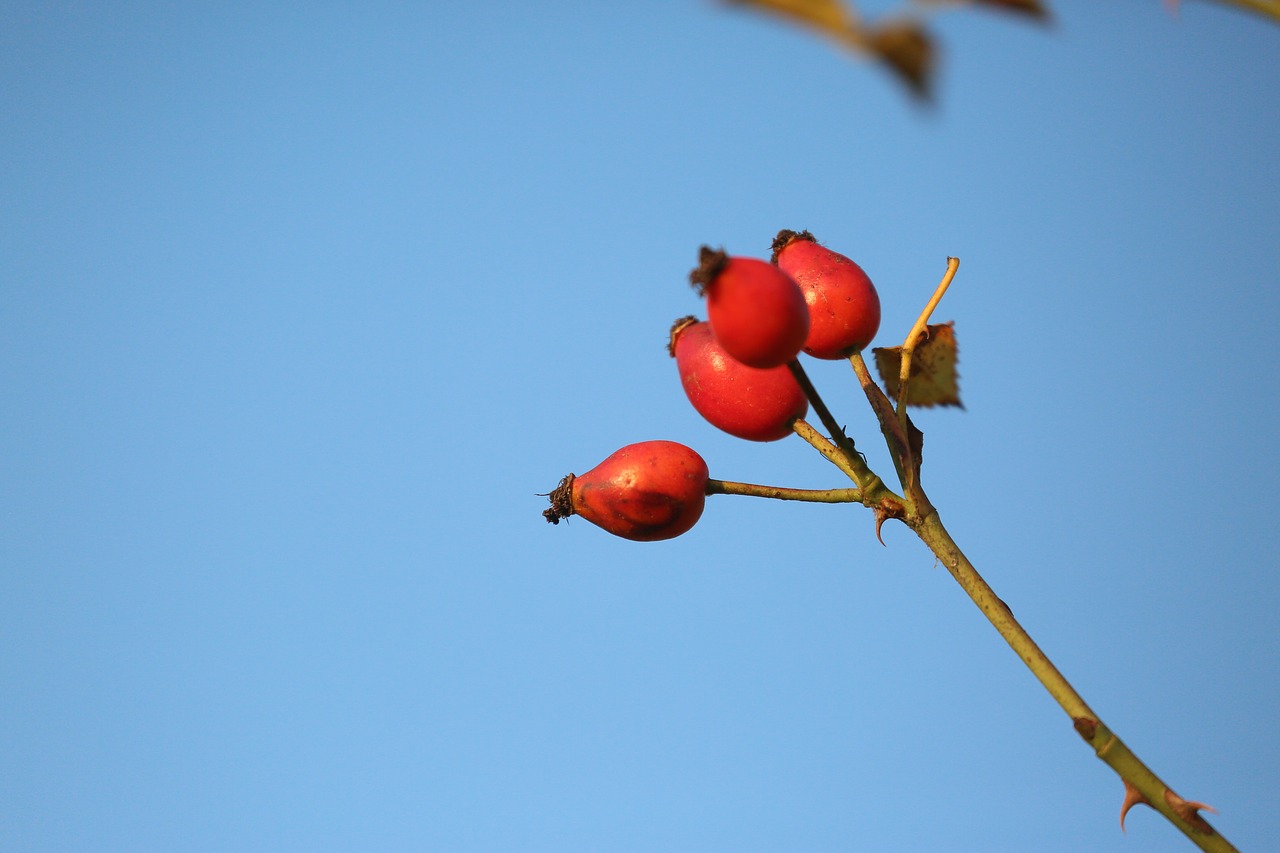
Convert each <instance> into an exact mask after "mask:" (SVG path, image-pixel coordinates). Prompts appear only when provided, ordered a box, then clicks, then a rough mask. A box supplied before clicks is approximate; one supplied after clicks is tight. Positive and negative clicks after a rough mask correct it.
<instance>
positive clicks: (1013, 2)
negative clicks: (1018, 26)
mask: <svg viewBox="0 0 1280 853" xmlns="http://www.w3.org/2000/svg"><path fill="white" fill-rule="evenodd" d="M925 1H926V2H929V3H937V4H939V5H942V4H946V5H948V6H954V5H955V0H925ZM968 2H969V3H970V4H972V5H974V6H988V7H990V8H992V9H996V10H998V11H1001V12H1011V13H1013V14H1015V15H1025V16H1026V17H1029V18H1036V19H1037V20H1041V21H1047V20H1048V19H1049V6H1048V4H1047V3H1042V2H1040V0H968Z"/></svg>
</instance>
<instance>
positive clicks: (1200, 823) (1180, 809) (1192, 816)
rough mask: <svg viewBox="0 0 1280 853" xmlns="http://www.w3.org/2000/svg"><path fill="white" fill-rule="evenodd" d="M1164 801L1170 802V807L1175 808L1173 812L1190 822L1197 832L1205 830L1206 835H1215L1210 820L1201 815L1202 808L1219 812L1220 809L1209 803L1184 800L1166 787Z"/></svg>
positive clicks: (1215, 812)
mask: <svg viewBox="0 0 1280 853" xmlns="http://www.w3.org/2000/svg"><path fill="white" fill-rule="evenodd" d="M1164 801H1165V802H1166V803H1168V804H1169V808H1171V809H1173V813H1174V814H1176V815H1177V816H1178V817H1180V818H1182V819H1183V820H1184V821H1186V822H1187V823H1189V824H1190V825H1191V827H1192V828H1193V829H1195V830H1196V831H1197V832H1203V833H1204V834H1206V835H1213V827H1212V826H1209V822H1208V821H1206V820H1205V819H1204V818H1202V817H1200V810H1201V809H1204V810H1205V811H1207V812H1213V813H1214V814H1217V813H1218V810H1217V809H1215V808H1214V807H1213V806H1211V805H1208V804H1207V803H1197V802H1195V801H1194V800H1184V799H1182V797H1179V796H1178V795H1177V794H1175V793H1174V792H1173V791H1170V790H1168V789H1165V792H1164Z"/></svg>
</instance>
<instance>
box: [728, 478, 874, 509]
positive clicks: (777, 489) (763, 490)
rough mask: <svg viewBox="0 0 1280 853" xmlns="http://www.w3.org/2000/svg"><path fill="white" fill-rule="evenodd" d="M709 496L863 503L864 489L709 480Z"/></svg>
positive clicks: (824, 502)
mask: <svg viewBox="0 0 1280 853" xmlns="http://www.w3.org/2000/svg"><path fill="white" fill-rule="evenodd" d="M707 494H709V495H748V496H750V497H756V498H773V499H774V500H779V501H808V502H810V503H823V504H857V503H862V489H793V488H789V487H786V486H758V485H756V484H755V483H736V482H733V481H732V480H714V479H709V480H707Z"/></svg>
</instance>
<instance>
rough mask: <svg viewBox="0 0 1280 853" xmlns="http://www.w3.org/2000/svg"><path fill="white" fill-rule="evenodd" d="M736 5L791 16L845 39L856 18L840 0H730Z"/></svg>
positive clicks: (786, 16) (794, 19) (791, 18)
mask: <svg viewBox="0 0 1280 853" xmlns="http://www.w3.org/2000/svg"><path fill="white" fill-rule="evenodd" d="M730 2H731V3H733V4H734V5H736V6H754V7H755V8H757V9H760V10H762V11H765V12H770V13H772V14H775V15H778V16H780V17H783V18H789V19H790V20H792V21H797V22H799V23H802V24H805V25H807V26H810V27H813V28H814V29H817V30H821V31H822V32H825V33H827V34H828V35H831V36H834V37H835V38H838V39H841V40H844V39H846V38H848V34H849V31H850V30H851V29H852V28H853V26H854V18H853V17H852V16H851V15H850V14H849V10H848V9H847V8H846V7H845V5H844V3H842V2H840V0H730Z"/></svg>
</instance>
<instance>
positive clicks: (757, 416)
mask: <svg viewBox="0 0 1280 853" xmlns="http://www.w3.org/2000/svg"><path fill="white" fill-rule="evenodd" d="M689 278H690V281H691V282H692V283H693V284H694V286H695V287H697V288H698V290H699V292H700V293H701V295H702V296H704V297H705V298H706V302H707V319H706V320H705V321H703V320H698V319H697V318H696V317H684V318H681V319H679V320H677V321H676V322H675V324H674V325H673V326H672V328H671V340H670V344H669V347H668V349H669V351H670V353H671V355H672V356H673V357H674V358H675V360H676V367H677V368H678V369H679V372H680V382H681V384H682V385H683V386H684V392H685V395H686V396H687V397H688V398H689V402H690V403H692V404H693V407H694V409H696V410H697V412H698V414H700V415H702V416H703V417H704V418H706V419H707V421H708V422H710V423H711V424H712V425H713V426H716V427H718V428H719V429H722V430H724V431H725V432H727V433H729V434H730V435H734V436H737V437H738V438H743V439H747V440H750V441H776V440H778V439H780V438H784V437H786V436H787V435H789V434H790V433H791V432H792V427H793V424H795V422H796V421H797V420H799V419H801V418H803V417H804V416H805V415H806V414H807V413H808V411H809V401H808V398H807V397H806V396H805V392H804V390H803V389H802V388H801V386H800V383H799V382H798V381H797V379H796V375H797V372H798V363H797V362H796V359H797V357H798V356H799V354H800V353H801V352H802V351H803V352H804V353H806V354H808V355H810V356H813V357H814V358H820V359H843V358H847V357H848V356H850V355H852V354H853V353H855V352H857V351H859V350H862V349H864V348H865V347H866V346H867V345H868V344H869V343H871V339H872V338H874V337H875V334H876V331H877V330H878V329H879V328H880V297H879V296H878V295H877V294H876V289H875V287H874V285H872V283H871V279H869V278H868V277H867V274H866V273H865V272H863V271H862V268H861V267H859V266H858V265H857V264H856V263H854V262H853V261H851V260H850V259H849V258H847V257H845V256H844V255H841V254H839V253H837V252H833V251H831V250H830V249H827V248H825V247H823V246H821V245H819V244H818V242H817V241H816V240H815V239H814V237H813V235H812V234H810V233H809V232H807V231H801V232H796V231H788V230H784V231H780V232H779V233H778V236H777V237H776V238H775V239H774V241H773V254H772V259H771V261H765V260H761V259H758V258H749V257H736V256H729V255H727V254H725V253H724V252H723V251H717V250H713V249H710V248H708V247H706V246H704V247H703V248H702V251H701V257H700V262H699V264H698V267H697V268H696V269H695V270H694V271H693V272H692V273H690V276H689ZM708 480H709V475H708V471H707V463H706V462H705V461H704V460H703V459H702V457H701V456H699V455H698V454H697V453H696V452H695V451H693V450H692V449H690V448H688V447H686V446H684V445H683V444H678V443H676V442H673V441H644V442H640V443H638V444H631V445H628V446H626V447H624V448H622V449H621V450H618V451H617V452H615V453H614V454H613V455H611V456H610V457H609V458H608V459H606V460H604V461H603V462H601V463H600V464H599V465H597V466H596V467H595V468H592V469H591V470H590V471H588V472H587V473H585V474H582V475H579V476H574V475H573V474H570V475H568V476H567V477H565V478H564V479H563V480H562V481H561V482H560V485H559V486H558V487H557V488H556V489H555V490H554V491H553V492H551V494H550V496H549V497H550V498H551V508H550V509H548V510H546V511H545V512H544V513H543V515H544V516H545V517H546V519H547V520H548V521H550V522H552V523H557V522H559V520H560V519H561V518H565V517H567V516H570V515H579V516H581V517H582V518H585V519H586V520H587V521H589V522H591V523H592V524H595V525H598V526H599V527H601V528H603V529H605V530H607V531H609V532H610V533H613V534H615V535H617V536H621V537H623V538H625V539H632V540H635V541H639V542H652V541H656V540H660V539H671V538H673V537H675V536H679V535H680V534H681V533H684V532H685V531H687V530H689V529H690V528H691V527H693V525H694V524H695V523H697V521H698V519H699V518H700V517H701V516H702V510H703V506H704V504H705V501H706V494H707V483H708Z"/></svg>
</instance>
